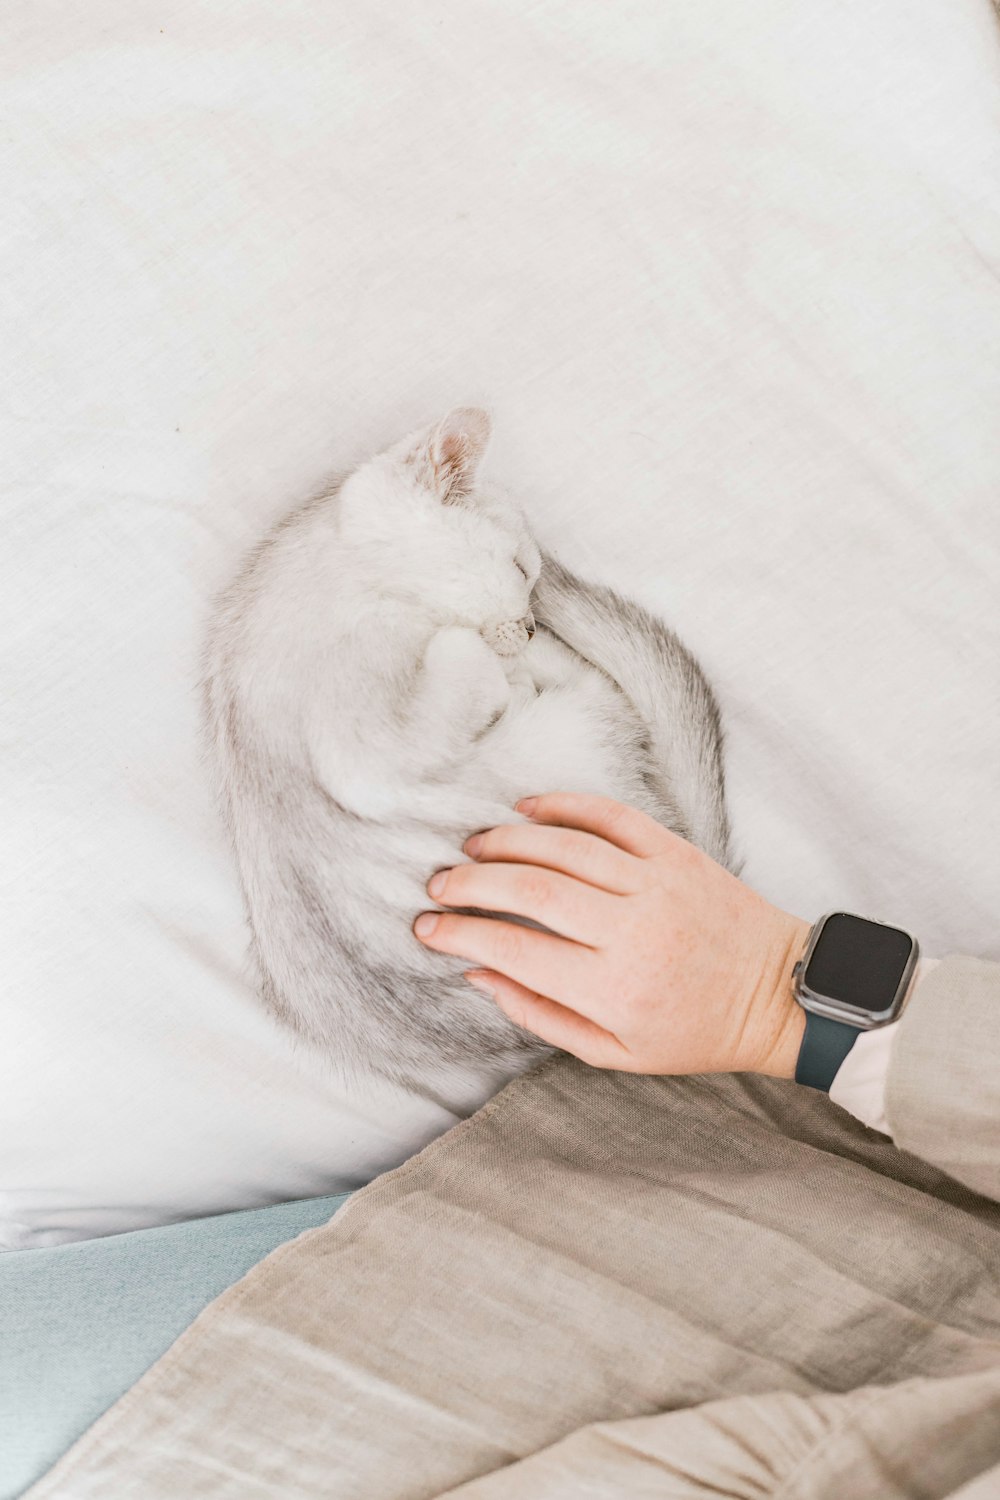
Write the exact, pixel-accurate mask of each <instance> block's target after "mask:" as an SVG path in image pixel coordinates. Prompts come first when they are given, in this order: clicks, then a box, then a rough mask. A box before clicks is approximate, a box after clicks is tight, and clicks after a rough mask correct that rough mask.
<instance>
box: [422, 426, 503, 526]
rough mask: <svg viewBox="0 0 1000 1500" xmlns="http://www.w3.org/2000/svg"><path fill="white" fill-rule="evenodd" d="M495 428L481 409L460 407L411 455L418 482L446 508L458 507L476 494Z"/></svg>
mask: <svg viewBox="0 0 1000 1500" xmlns="http://www.w3.org/2000/svg"><path fill="white" fill-rule="evenodd" d="M492 430H493V424H492V422H491V421H490V417H489V413H488V412H485V411H483V410H482V408H481V407H478V406H457V407H456V408H455V410H454V411H450V412H449V413H448V415H447V416H446V417H442V419H441V421H440V422H438V424H437V426H436V427H432V428H431V430H430V432H429V433H428V434H427V435H426V436H425V437H424V438H422V439H421V440H420V441H419V442H418V444H417V446H416V447H415V448H414V449H412V451H411V452H410V453H409V454H408V455H407V460H406V461H407V463H409V464H412V465H413V467H414V469H415V471H416V476H415V477H416V479H417V482H418V483H419V484H421V485H422V486H423V487H424V488H425V489H429V490H430V491H431V492H432V493H433V494H435V495H436V496H437V497H438V499H439V500H440V501H441V502H442V504H444V505H454V504H456V503H457V502H459V501H461V500H462V498H463V497H464V496H465V495H468V494H469V493H470V491H471V490H472V488H473V486H474V484H475V481H476V473H477V470H478V469H479V465H480V463H481V462H482V458H483V454H484V453H485V452H486V446H487V444H488V443H489V440H490V433H491V432H492Z"/></svg>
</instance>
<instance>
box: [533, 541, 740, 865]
mask: <svg viewBox="0 0 1000 1500" xmlns="http://www.w3.org/2000/svg"><path fill="white" fill-rule="evenodd" d="M532 606H533V609H534V614H535V618H536V620H537V621H538V622H539V623H540V624H542V625H544V626H545V628H546V629H547V630H549V631H551V633H552V634H553V635H555V636H558V638H559V639H560V640H561V641H562V642H563V643H564V644H565V645H567V646H568V647H569V648H570V649H571V650H572V651H575V652H576V653H577V655H578V656H582V657H583V658H584V660H585V661H588V662H589V663H590V664H591V666H593V667H596V668H598V669H599V670H600V671H602V672H604V673H605V674H606V675H607V676H608V677H610V678H611V679H612V681H613V682H615V683H617V685H618V686H619V688H620V689H621V690H622V692H623V693H624V694H625V696H626V698H628V699H629V701H630V702H631V704H632V706H633V707H634V708H635V709H636V710H637V712H638V713H639V714H640V716H641V717H642V719H643V721H644V722H645V724H646V725H647V727H648V730H649V736H650V748H651V750H652V760H653V765H654V767H655V771H654V775H655V776H656V777H657V778H658V785H657V787H656V791H657V793H658V794H659V796H660V798H661V800H662V801H663V802H664V803H665V804H666V805H667V806H670V805H671V804H673V806H675V807H676V808H677V811H678V814H679V825H680V826H679V828H678V831H679V832H682V833H683V834H684V836H685V837H686V838H688V839H689V840H690V841H691V842H692V843H693V844H697V845H698V847H699V848H701V849H704V850H705V852H706V853H707V854H710V855H711V856H712V858H713V859H715V860H717V861H718V862H719V864H722V865H725V866H726V868H727V869H730V870H732V869H733V868H734V867H733V854H732V850H731V848H730V827H729V815H728V812H727V809H726V788H725V773H724V769H723V743H724V741H723V731H722V721H721V718H720V714H719V706H718V703H717V702H716V698H715V694H714V693H713V691H712V689H711V687H710V686H709V683H708V679H707V678H706V677H705V674H704V672H703V671H702V670H701V667H700V666H699V665H698V663H697V661H696V660H695V658H694V657H693V656H692V654H691V652H690V651H689V650H688V649H687V647H686V646H685V645H684V644H683V643H682V642H681V641H680V640H679V639H678V637H677V636H676V635H675V634H674V632H673V631H672V630H669V629H668V628H667V626H665V625H663V624H661V622H660V621H659V620H657V619H656V618H655V617H654V616H653V615H651V614H650V613H649V611H648V610H646V609H643V608H642V607H641V605H638V604H634V603H632V602H631V601H630V600H627V599H623V598H622V597H621V595H620V594H616V593H615V592H614V590H613V589H610V588H605V587H603V586H602V585H599V584H591V583H585V582H584V581H583V580H582V579H580V578H577V577H576V576H575V575H574V574H573V573H571V572H570V571H569V570H568V569H567V568H564V567H563V566H562V564H561V563H558V562H556V560H555V558H553V557H551V556H549V555H548V554H543V557H542V572H541V576H540V578H539V580H538V583H537V584H536V586H535V592H534V596H533V599H532ZM734 873H735V872H734Z"/></svg>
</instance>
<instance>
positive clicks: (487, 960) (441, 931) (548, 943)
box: [414, 912, 596, 1020]
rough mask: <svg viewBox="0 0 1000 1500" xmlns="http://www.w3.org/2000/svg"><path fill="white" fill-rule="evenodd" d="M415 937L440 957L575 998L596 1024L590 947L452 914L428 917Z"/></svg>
mask: <svg viewBox="0 0 1000 1500" xmlns="http://www.w3.org/2000/svg"><path fill="white" fill-rule="evenodd" d="M427 917H432V918H434V923H433V927H432V928H431V929H430V930H428V928H426V927H424V925H423V919H424V918H427ZM418 928H419V929H420V930H419V931H418ZM414 933H415V935H416V936H417V937H418V938H419V939H420V941H421V942H422V943H424V944H425V945H426V946H427V947H428V948H433V949H434V950H435V951H436V952H438V953H453V954H455V956H456V957H457V958H467V959H471V960H472V962H473V963H474V964H479V965H481V966H482V968H484V969H496V970H497V972H498V973H500V974H503V975H504V976H505V977H506V978H508V979H513V980H514V981H515V983H517V984H523V985H524V986H525V987H526V988H527V989H529V990H535V991H537V992H538V994H540V995H560V994H572V995H573V1004H574V1007H575V1008H576V1009H577V1010H579V1011H580V1013H581V1014H582V1015H587V1016H588V1017H589V1019H591V1020H594V1019H596V1018H595V1016H594V1015H593V1013H592V1012H591V1011H590V1009H589V1007H590V1005H591V996H592V995H593V994H594V991H595V989H596V986H595V981H594V973H593V965H594V958H595V955H594V953H593V952H592V951H591V949H589V948H581V947H580V945H579V944H578V943H573V942H570V941H569V940H568V939H567V938H562V937H553V936H551V935H550V934H549V933H546V932H536V931H535V929H534V928H533V927H519V926H516V925H515V924H514V923H513V922H501V921H500V920H499V919H498V918H496V917H464V916H463V917H460V916H455V915H453V914H452V913H450V912H422V913H421V915H420V916H419V917H418V918H417V920H416V922H415V924H414Z"/></svg>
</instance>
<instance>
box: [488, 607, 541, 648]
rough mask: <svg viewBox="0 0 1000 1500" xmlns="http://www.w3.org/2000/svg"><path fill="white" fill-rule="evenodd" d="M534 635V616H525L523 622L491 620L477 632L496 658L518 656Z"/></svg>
mask: <svg viewBox="0 0 1000 1500" xmlns="http://www.w3.org/2000/svg"><path fill="white" fill-rule="evenodd" d="M534 633H535V620H534V616H533V615H532V614H531V613H530V611H529V613H528V614H526V615H525V617H524V619H523V620H491V621H490V622H489V623H488V624H486V625H483V626H482V627H481V629H480V631H479V634H480V635H481V636H482V638H483V640H484V641H485V642H486V644H487V646H489V647H490V649H491V650H493V651H495V652H496V654H497V656H505V657H506V656H519V655H520V654H521V652H522V651H523V650H524V648H525V646H526V645H527V644H528V642H529V641H530V640H531V637H532V636H533V635H534Z"/></svg>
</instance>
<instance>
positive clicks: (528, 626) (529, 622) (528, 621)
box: [522, 609, 535, 641]
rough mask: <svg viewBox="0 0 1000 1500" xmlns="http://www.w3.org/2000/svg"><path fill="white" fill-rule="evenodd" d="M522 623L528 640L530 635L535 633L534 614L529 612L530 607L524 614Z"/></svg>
mask: <svg viewBox="0 0 1000 1500" xmlns="http://www.w3.org/2000/svg"><path fill="white" fill-rule="evenodd" d="M522 624H523V625H524V628H525V630H526V631H527V632H528V640H529V641H530V640H531V637H532V636H533V635H534V633H535V616H534V614H533V613H532V612H531V610H530V609H529V610H528V613H527V614H526V615H525V617H524V620H523V621H522Z"/></svg>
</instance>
